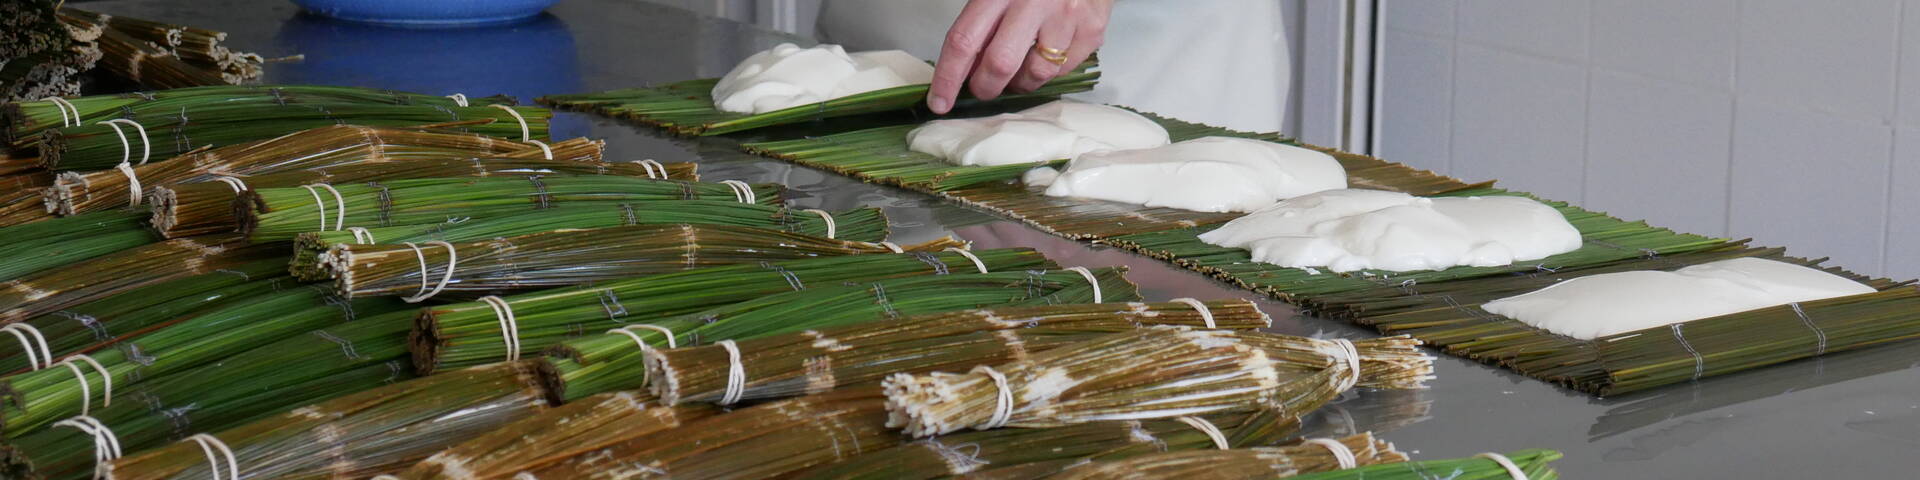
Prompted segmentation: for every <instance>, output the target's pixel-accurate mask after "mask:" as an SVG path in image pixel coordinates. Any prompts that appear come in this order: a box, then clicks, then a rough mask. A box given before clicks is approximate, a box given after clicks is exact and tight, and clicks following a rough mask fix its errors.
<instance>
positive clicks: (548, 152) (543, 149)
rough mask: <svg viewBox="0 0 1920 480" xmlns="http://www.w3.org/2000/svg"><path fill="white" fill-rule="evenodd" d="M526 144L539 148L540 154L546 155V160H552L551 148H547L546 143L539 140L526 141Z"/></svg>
mask: <svg viewBox="0 0 1920 480" xmlns="http://www.w3.org/2000/svg"><path fill="white" fill-rule="evenodd" d="M527 143H531V144H534V145H538V146H540V152H541V153H544V154H546V155H547V160H552V159H553V148H550V147H548V146H547V142H542V141H539V140H527Z"/></svg>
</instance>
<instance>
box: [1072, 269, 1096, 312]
mask: <svg viewBox="0 0 1920 480" xmlns="http://www.w3.org/2000/svg"><path fill="white" fill-rule="evenodd" d="M1066 270H1067V271H1069V272H1074V273H1078V274H1080V276H1082V277H1087V284H1089V285H1093V303H1104V302H1101V299H1102V297H1101V296H1100V280H1099V279H1096V278H1094V277H1093V271H1092V270H1087V267H1067V269H1066Z"/></svg>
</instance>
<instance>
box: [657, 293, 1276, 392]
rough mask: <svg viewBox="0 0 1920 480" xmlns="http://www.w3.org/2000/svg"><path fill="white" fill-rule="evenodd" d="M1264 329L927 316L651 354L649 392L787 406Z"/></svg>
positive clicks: (1046, 309)
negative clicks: (1172, 333) (1149, 331)
mask: <svg viewBox="0 0 1920 480" xmlns="http://www.w3.org/2000/svg"><path fill="white" fill-rule="evenodd" d="M1270 324H1271V319H1269V318H1267V315H1266V314H1265V313H1263V312H1261V311H1260V309H1259V307H1257V306H1255V305H1254V304H1253V303H1252V302H1248V301H1245V300H1230V301H1217V302H1211V304H1208V303H1201V302H1197V301H1186V300H1182V301H1180V302H1172V303H1153V304H1141V303H1128V304H1112V303H1094V304H1079V305H1048V306H1035V307H1001V308H986V309H979V310H965V311H957V312H946V313H934V314H928V315H916V316H912V317H906V318H902V319H899V320H895V321H885V322H875V323H866V324H856V325H847V326H842V327H834V328H823V329H818V330H808V331H805V332H800V333H791V334H784V335H777V336H771V337H762V338H755V339H750V340H741V341H739V342H736V344H735V345H734V346H733V347H732V348H726V347H722V346H719V345H712V344H708V345H701V346H694V347H686V348H675V349H666V350H653V351H651V352H648V353H647V354H646V365H647V390H648V391H649V392H651V393H653V394H654V395H655V396H657V397H660V399H661V401H662V402H664V403H666V404H668V405H677V404H680V403H686V402H715V401H719V400H722V399H728V398H731V399H735V400H736V401H746V400H755V399H762V398H776V397H787V396H794V395H801V394H811V393H820V392H822V391H826V390H830V389H833V388H836V387H839V386H842V385H854V384H859V383H864V382H869V381H878V380H880V379H881V378H883V377H885V376H886V375H888V374H891V373H896V372H928V371H935V370H943V369H950V368H964V367H967V366H971V365H979V364H982V363H999V362H1004V361H1009V360H1017V359H1019V358H1022V357H1024V356H1026V355H1028V354H1030V353H1035V352H1040V351H1045V350H1050V349H1052V348H1054V347H1058V346H1061V345H1066V344H1070V343H1072V342H1077V341H1081V340H1085V339H1087V338H1089V337H1090V336H1093V335H1097V334H1100V333H1111V332H1119V331H1126V330H1131V329H1134V328H1139V327H1143V326H1148V325H1184V326H1191V327H1205V328H1226V329H1242V330H1244V329H1254V328H1261V327H1266V326H1269V325H1270ZM736 359H737V360H736ZM736 364H737V365H739V369H738V370H737V371H736V370H734V368H733V366H734V365H736ZM734 373H738V374H739V375H737V376H736V375H734ZM735 380H738V382H735Z"/></svg>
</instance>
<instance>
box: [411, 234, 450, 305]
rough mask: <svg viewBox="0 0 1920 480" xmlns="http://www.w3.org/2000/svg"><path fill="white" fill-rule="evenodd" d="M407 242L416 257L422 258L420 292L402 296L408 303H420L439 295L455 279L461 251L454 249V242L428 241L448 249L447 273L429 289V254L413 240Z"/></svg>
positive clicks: (429, 243) (430, 243)
mask: <svg viewBox="0 0 1920 480" xmlns="http://www.w3.org/2000/svg"><path fill="white" fill-rule="evenodd" d="M406 244H407V247H408V248H412V249H413V256H414V258H417V259H419V260H420V292H419V293H415V294H413V296H410V297H406V298H402V299H401V300H404V301H406V302H407V303H420V302H421V301H423V300H426V299H429V298H433V296H434V295H439V294H440V291H441V290H443V289H446V288H447V284H448V283H449V282H452V281H453V269H454V267H456V266H459V265H460V254H459V252H458V251H456V250H454V248H453V244H451V243H447V242H445V241H441V240H434V241H431V242H427V244H428V245H439V246H441V247H445V248H446V249H447V273H446V274H445V275H441V276H440V284H439V285H434V286H433V290H427V254H426V253H425V252H422V251H420V246H419V245H414V244H413V242H406Z"/></svg>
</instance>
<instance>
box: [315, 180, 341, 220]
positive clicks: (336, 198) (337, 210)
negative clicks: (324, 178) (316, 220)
mask: <svg viewBox="0 0 1920 480" xmlns="http://www.w3.org/2000/svg"><path fill="white" fill-rule="evenodd" d="M313 186H315V187H320V188H324V189H327V191H328V192H333V202H334V205H333V229H334V230H339V229H340V227H343V226H345V225H346V224H347V199H346V198H345V197H341V196H340V190H338V189H335V188H333V185H328V184H324V183H316V184H313ZM320 218H327V217H326V216H325V215H322V216H320ZM320 229H321V230H326V229H327V224H326V221H324V220H323V221H321V222H320Z"/></svg>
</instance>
